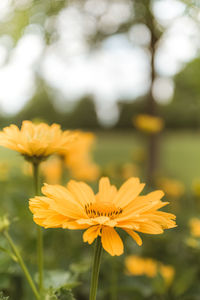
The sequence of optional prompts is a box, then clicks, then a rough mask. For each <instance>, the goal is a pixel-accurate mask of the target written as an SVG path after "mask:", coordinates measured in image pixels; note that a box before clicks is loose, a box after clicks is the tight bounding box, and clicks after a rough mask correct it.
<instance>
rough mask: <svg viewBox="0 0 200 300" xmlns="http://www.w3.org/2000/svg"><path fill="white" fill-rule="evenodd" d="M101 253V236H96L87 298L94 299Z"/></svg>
mask: <svg viewBox="0 0 200 300" xmlns="http://www.w3.org/2000/svg"><path fill="white" fill-rule="evenodd" d="M101 253H102V245H101V237H100V236H98V238H97V240H96V245H95V249H94V259H93V266H92V276H91V286H90V298H89V300H96V294H97V286H98V278H99V269H100V262H101Z"/></svg>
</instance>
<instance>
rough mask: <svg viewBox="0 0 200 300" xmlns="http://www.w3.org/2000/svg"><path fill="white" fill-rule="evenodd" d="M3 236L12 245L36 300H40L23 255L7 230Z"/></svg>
mask: <svg viewBox="0 0 200 300" xmlns="http://www.w3.org/2000/svg"><path fill="white" fill-rule="evenodd" d="M3 234H4V236H5V238H6V240H7V241H8V243H9V245H10V247H11V249H12V251H13V253H14V254H15V256H16V258H17V261H18V263H19V265H20V267H21V268H22V271H23V272H24V275H25V277H26V279H27V281H28V283H29V285H30V287H31V289H32V291H33V293H34V295H35V298H36V299H37V300H39V299H40V296H39V293H38V291H37V289H36V286H35V284H34V282H33V280H32V278H31V275H30V273H29V271H28V269H27V267H26V265H25V263H24V261H23V258H22V256H21V254H20V252H19V250H18V248H17V247H16V245H15V244H14V242H13V240H12V238H11V236H10V235H9V233H8V231H7V230H5V231H4V232H3Z"/></svg>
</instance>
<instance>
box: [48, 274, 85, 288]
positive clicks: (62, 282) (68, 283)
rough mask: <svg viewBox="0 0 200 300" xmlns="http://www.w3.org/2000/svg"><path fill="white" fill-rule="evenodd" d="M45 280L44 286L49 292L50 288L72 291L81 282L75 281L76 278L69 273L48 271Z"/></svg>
mask: <svg viewBox="0 0 200 300" xmlns="http://www.w3.org/2000/svg"><path fill="white" fill-rule="evenodd" d="M44 278H45V280H44V286H45V288H46V289H47V290H48V289H49V288H54V289H59V288H61V287H65V288H68V289H70V288H72V287H74V286H77V285H78V284H79V282H78V281H76V280H74V277H73V276H72V274H71V273H70V272H68V271H60V270H53V271H48V272H45V275H44Z"/></svg>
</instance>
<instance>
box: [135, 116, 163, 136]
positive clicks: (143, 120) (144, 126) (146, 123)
mask: <svg viewBox="0 0 200 300" xmlns="http://www.w3.org/2000/svg"><path fill="white" fill-rule="evenodd" d="M133 124H134V125H135V127H136V128H137V129H139V130H141V131H143V132H146V133H151V134H155V133H159V132H160V131H162V129H163V127H164V121H163V119H161V118H159V117H156V116H152V115H148V114H139V115H137V116H136V117H134V118H133Z"/></svg>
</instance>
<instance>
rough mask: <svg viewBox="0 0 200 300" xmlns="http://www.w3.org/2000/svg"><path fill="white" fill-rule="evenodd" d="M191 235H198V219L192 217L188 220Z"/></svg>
mask: <svg viewBox="0 0 200 300" xmlns="http://www.w3.org/2000/svg"><path fill="white" fill-rule="evenodd" d="M189 225H190V232H191V235H192V236H194V237H200V219H198V218H192V219H191V220H190V222H189Z"/></svg>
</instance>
